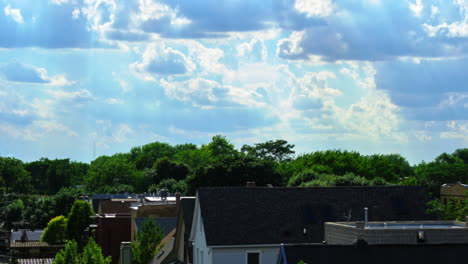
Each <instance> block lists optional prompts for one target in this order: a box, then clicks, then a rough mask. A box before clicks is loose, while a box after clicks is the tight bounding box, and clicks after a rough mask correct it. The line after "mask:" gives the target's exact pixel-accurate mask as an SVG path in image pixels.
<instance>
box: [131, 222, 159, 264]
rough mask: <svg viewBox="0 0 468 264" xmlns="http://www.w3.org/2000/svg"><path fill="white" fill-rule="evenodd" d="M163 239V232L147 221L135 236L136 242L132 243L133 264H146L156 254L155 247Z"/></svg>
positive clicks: (153, 223) (154, 223) (157, 226)
mask: <svg viewBox="0 0 468 264" xmlns="http://www.w3.org/2000/svg"><path fill="white" fill-rule="evenodd" d="M163 238H164V232H163V231H162V229H161V227H160V226H159V225H158V224H156V222H155V221H154V220H153V219H151V218H149V219H147V220H146V221H145V222H144V223H143V226H142V228H141V230H138V232H137V235H136V241H134V242H132V256H133V263H135V264H147V263H148V262H149V261H150V260H151V258H152V257H153V256H154V255H155V254H156V251H157V246H158V245H159V243H160V242H161V240H162V239H163Z"/></svg>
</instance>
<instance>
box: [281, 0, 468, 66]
mask: <svg viewBox="0 0 468 264" xmlns="http://www.w3.org/2000/svg"><path fill="white" fill-rule="evenodd" d="M367 5H368V4H367V3H365V2H356V1H343V2H339V4H337V6H338V7H337V10H336V12H333V13H331V14H330V15H329V16H327V17H324V18H323V20H325V23H323V24H319V25H314V24H311V23H309V24H308V25H307V26H305V28H303V29H302V30H300V31H298V32H295V33H293V34H291V36H290V37H289V38H286V39H282V40H280V41H279V42H278V55H279V56H280V57H282V58H285V59H289V60H297V59H307V58H309V57H310V56H312V55H314V56H321V57H322V58H323V60H325V61H336V60H368V61H378V60H394V59H398V58H400V57H429V58H431V57H436V58H437V57H443V56H454V57H456V56H458V57H461V56H464V55H466V53H467V51H468V44H467V43H466V41H463V40H462V39H455V38H457V37H458V38H459V37H464V36H466V35H467V34H468V33H467V32H468V30H467V28H468V27H467V26H466V23H465V21H466V18H465V15H463V17H464V18H463V19H462V20H461V21H447V20H445V21H444V20H441V21H439V19H438V18H437V19H436V18H434V19H431V18H430V16H431V12H432V11H431V10H429V9H428V8H425V9H424V7H423V4H422V1H420V0H416V1H392V2H388V1H383V2H381V3H380V4H379V5H375V6H373V8H368V6H367ZM444 8H445V6H444ZM449 8H450V7H449ZM449 8H448V10H444V11H445V12H448V11H450V12H452V10H450V9H449ZM433 10H435V9H433ZM434 12H436V11H434ZM437 12H438V11H437ZM462 13H463V14H464V11H463V12H462ZM383 14H388V16H386V15H383ZM393 16H398V21H395V20H389V19H387V18H388V17H393ZM437 22H440V24H437Z"/></svg>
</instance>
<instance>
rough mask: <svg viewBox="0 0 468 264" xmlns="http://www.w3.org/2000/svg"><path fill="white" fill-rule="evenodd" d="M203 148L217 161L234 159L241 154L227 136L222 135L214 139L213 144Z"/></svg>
mask: <svg viewBox="0 0 468 264" xmlns="http://www.w3.org/2000/svg"><path fill="white" fill-rule="evenodd" d="M203 148H206V149H207V150H208V151H209V152H210V153H211V155H212V156H213V157H214V158H217V159H221V158H228V157H233V156H236V155H238V154H239V152H238V151H237V150H236V149H235V148H234V145H233V144H231V143H230V142H229V141H228V140H227V139H226V137H225V136H221V135H216V136H214V137H212V139H211V142H210V143H208V145H204V146H203Z"/></svg>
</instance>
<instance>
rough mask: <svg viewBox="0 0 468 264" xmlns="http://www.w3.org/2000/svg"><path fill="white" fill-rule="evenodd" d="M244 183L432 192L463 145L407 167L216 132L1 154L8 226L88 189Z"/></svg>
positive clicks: (460, 167) (454, 177)
mask: <svg viewBox="0 0 468 264" xmlns="http://www.w3.org/2000/svg"><path fill="white" fill-rule="evenodd" d="M247 181H255V182H256V183H257V186H265V185H266V184H272V185H274V186H291V187H293V186H375V185H400V184H401V185H424V186H427V187H428V188H429V190H430V191H431V193H432V194H433V195H434V197H437V196H438V194H439V191H440V186H441V185H442V184H444V183H455V182H459V181H460V182H465V183H467V182H468V149H467V148H464V149H458V150H456V151H454V152H453V153H451V154H449V153H442V154H441V155H439V156H438V157H437V158H436V159H435V160H433V161H429V162H421V163H419V164H416V165H414V166H411V165H410V164H409V163H408V161H407V160H406V159H405V158H404V157H402V156H401V155H399V154H385V155H384V154H374V155H362V154H360V153H358V152H355V151H346V150H326V151H316V152H311V153H304V154H301V155H297V156H295V152H294V145H292V144H289V143H288V142H287V141H285V140H269V141H266V142H263V143H255V144H252V145H243V146H242V148H241V149H240V150H238V149H236V148H235V147H234V145H233V144H232V143H231V142H229V141H228V140H227V139H226V138H225V137H223V136H214V137H213V138H212V140H211V142H209V143H208V144H205V145H201V146H197V145H194V144H179V145H170V144H167V143H161V142H154V143H150V144H147V145H144V146H138V147H134V148H132V149H131V150H130V151H129V152H127V153H117V154H114V155H111V156H101V157H98V158H96V159H95V160H93V161H92V162H91V163H90V164H86V163H82V162H76V161H70V160H69V159H55V160H49V159H47V158H42V159H40V160H37V161H33V162H29V163H23V162H22V161H20V160H18V159H15V158H11V157H0V191H1V192H4V193H10V194H13V195H10V196H8V195H7V196H4V199H6V200H8V201H9V202H14V203H13V204H11V205H10V206H9V208H8V212H9V213H10V217H9V220H8V223H10V222H11V221H20V220H26V221H29V222H30V223H31V226H32V228H44V227H45V226H46V225H47V223H48V221H49V220H50V219H52V218H53V217H55V216H58V215H67V214H68V212H69V211H70V209H71V206H72V205H73V202H74V201H75V200H77V199H78V198H79V197H80V196H82V195H85V194H87V195H89V194H91V193H125V192H128V193H133V192H137V193H142V192H157V191H158V190H160V189H167V190H169V191H170V192H175V191H180V192H182V193H185V194H188V195H194V194H195V190H196V189H197V188H198V187H204V186H244V185H245V183H246V182H247ZM77 185H79V186H81V187H82V188H75V187H76V186H77ZM20 194H25V195H20ZM5 197H6V198H5ZM4 206H5V205H4ZM4 211H5V210H4ZM8 223H7V224H8Z"/></svg>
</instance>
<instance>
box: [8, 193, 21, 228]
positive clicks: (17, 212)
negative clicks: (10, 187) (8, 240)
mask: <svg viewBox="0 0 468 264" xmlns="http://www.w3.org/2000/svg"><path fill="white" fill-rule="evenodd" d="M24 208H25V207H24V203H23V201H22V200H21V199H18V200H16V201H14V202H13V203H11V204H9V205H8V206H7V208H6V209H7V213H8V223H6V225H7V227H10V228H11V227H12V224H11V223H13V222H18V221H21V220H23V215H24Z"/></svg>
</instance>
